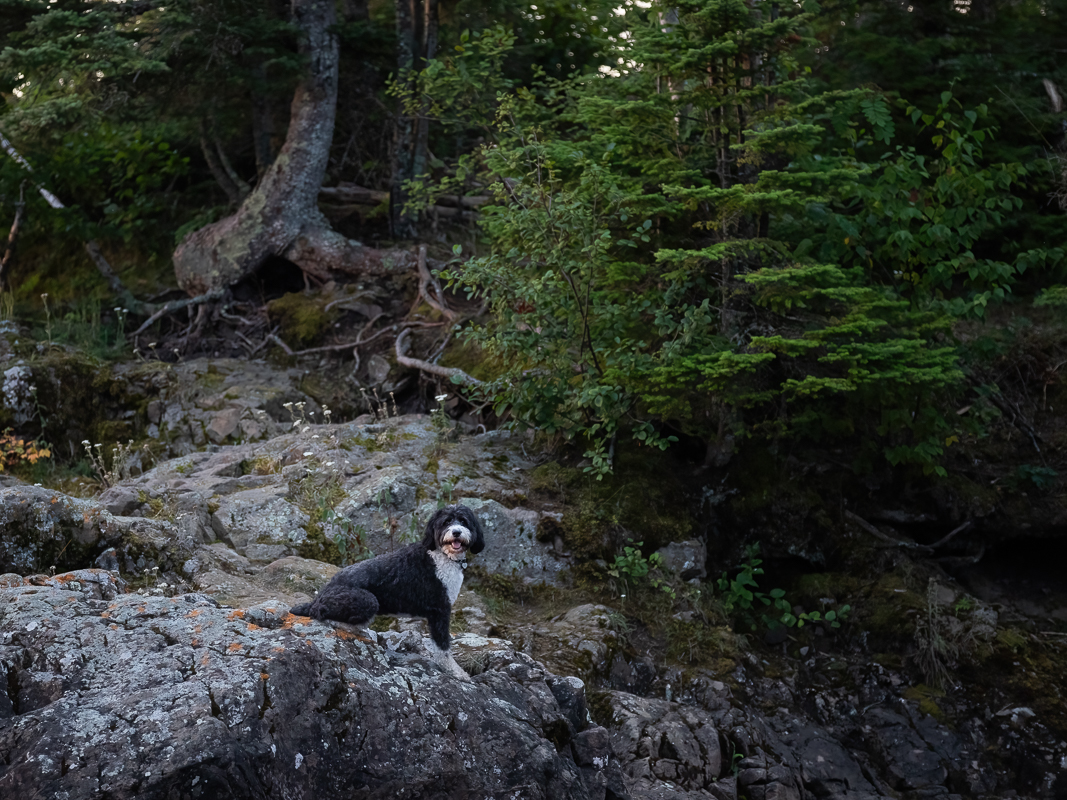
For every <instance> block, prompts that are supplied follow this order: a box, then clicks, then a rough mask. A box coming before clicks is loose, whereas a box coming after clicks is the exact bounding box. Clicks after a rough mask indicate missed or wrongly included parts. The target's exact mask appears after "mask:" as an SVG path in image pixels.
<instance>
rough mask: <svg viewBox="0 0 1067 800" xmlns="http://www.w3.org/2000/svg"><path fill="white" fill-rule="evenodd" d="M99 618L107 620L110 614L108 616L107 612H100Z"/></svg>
mask: <svg viewBox="0 0 1067 800" xmlns="http://www.w3.org/2000/svg"><path fill="white" fill-rule="evenodd" d="M100 616H101V617H103V618H104V619H107V618H108V617H110V616H111V614H109V613H108V612H107V611H101V612H100Z"/></svg>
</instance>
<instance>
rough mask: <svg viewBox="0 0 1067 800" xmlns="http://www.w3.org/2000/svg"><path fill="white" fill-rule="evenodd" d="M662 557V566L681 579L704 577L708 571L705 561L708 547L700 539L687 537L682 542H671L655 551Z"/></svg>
mask: <svg viewBox="0 0 1067 800" xmlns="http://www.w3.org/2000/svg"><path fill="white" fill-rule="evenodd" d="M656 553H658V554H659V556H660V558H662V559H663V566H664V567H666V568H667V569H669V570H670V571H671V572H673V573H675V574H676V575H677V576H678V577H679V578H681V579H682V580H683V581H688V580H692V579H693V578H706V577H707V576H708V571H707V569H706V568H705V563H706V562H707V558H708V548H707V545H705V544H704V542H703V541H701V540H700V539H687V540H686V541H684V542H671V543H670V544H669V545H667V546H666V547H661V548H660V549H659V550H657V551H656Z"/></svg>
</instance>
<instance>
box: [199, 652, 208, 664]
mask: <svg viewBox="0 0 1067 800" xmlns="http://www.w3.org/2000/svg"><path fill="white" fill-rule="evenodd" d="M210 663H211V656H209V655H208V654H207V653H204V655H203V657H202V658H201V659H200V666H202V667H206V666H207V665H208V664H210Z"/></svg>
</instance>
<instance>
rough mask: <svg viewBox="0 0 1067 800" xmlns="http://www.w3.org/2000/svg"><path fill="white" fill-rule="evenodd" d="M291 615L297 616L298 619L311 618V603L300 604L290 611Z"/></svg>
mask: <svg viewBox="0 0 1067 800" xmlns="http://www.w3.org/2000/svg"><path fill="white" fill-rule="evenodd" d="M289 613H290V614H296V615H297V616H298V617H310V616H311V603H299V604H297V605H295V606H293V607H292V608H290V609H289Z"/></svg>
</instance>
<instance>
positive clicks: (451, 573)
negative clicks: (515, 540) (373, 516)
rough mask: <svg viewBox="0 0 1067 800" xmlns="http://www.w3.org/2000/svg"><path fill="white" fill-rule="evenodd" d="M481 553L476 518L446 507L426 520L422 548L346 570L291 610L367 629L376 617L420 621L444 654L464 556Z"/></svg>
mask: <svg viewBox="0 0 1067 800" xmlns="http://www.w3.org/2000/svg"><path fill="white" fill-rule="evenodd" d="M464 530H466V532H467V533H463V531H464ZM453 542H459V545H455V546H453ZM484 547H485V536H484V535H483V533H482V528H481V526H480V525H479V524H478V520H477V518H476V517H475V516H474V512H472V511H471V510H470V509H469V508H467V507H466V506H462V505H454V506H446V507H445V508H442V509H440V510H439V511H437V512H436V513H435V514H434V515H433V517H431V518H430V521H429V522H428V523H427V525H426V532H425V534H424V535H423V538H422V541H421V542H418V543H417V544H411V545H408V546H407V547H404V548H402V549H400V550H395V551H394V552H392V553H386V554H385V555H381V556H377V557H376V558H372V559H370V560H368V561H361V562H360V563H358V564H353V565H352V566H350V567H345V568H344V569H342V570H341V571H340V572H338V573H337V574H336V575H334V576H333V578H331V579H330V582H329V583H328V584H326V586H325V587H323V589H322V590H321V591H320V592H319V593H318V596H316V597H315V599H314V600H313V601H312V602H310V603H303V604H301V605H298V606H294V607H293V608H292V609H291V610H292V612H293V613H294V614H298V615H300V616H309V617H314V618H316V619H333V620H337V621H339V622H349V623H352V624H354V625H366V624H367V623H368V622H370V621H371V620H372V619H374V617H375V616H376V615H377V614H408V615H411V616H414V617H423V618H425V619H426V621H427V622H428V623H429V625H430V636H431V637H432V638H433V641H434V643H435V644H436V645H437V646H438V647H439V648H440V649H441V650H442V651H447V650H448V649H449V646H450V644H451V637H450V636H449V633H448V626H449V621H450V620H451V617H452V603H453V602H454V601H455V595H456V594H458V592H459V585H460V584H461V583H462V582H463V572H462V569H463V566H464V565H463V563H462V562H463V559H464V558H465V556H466V554H467V551H470V552H471V553H480V552H481V551H482V549H483V548H484ZM450 588H451V589H452V591H453V595H452V597H449V589H450Z"/></svg>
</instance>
